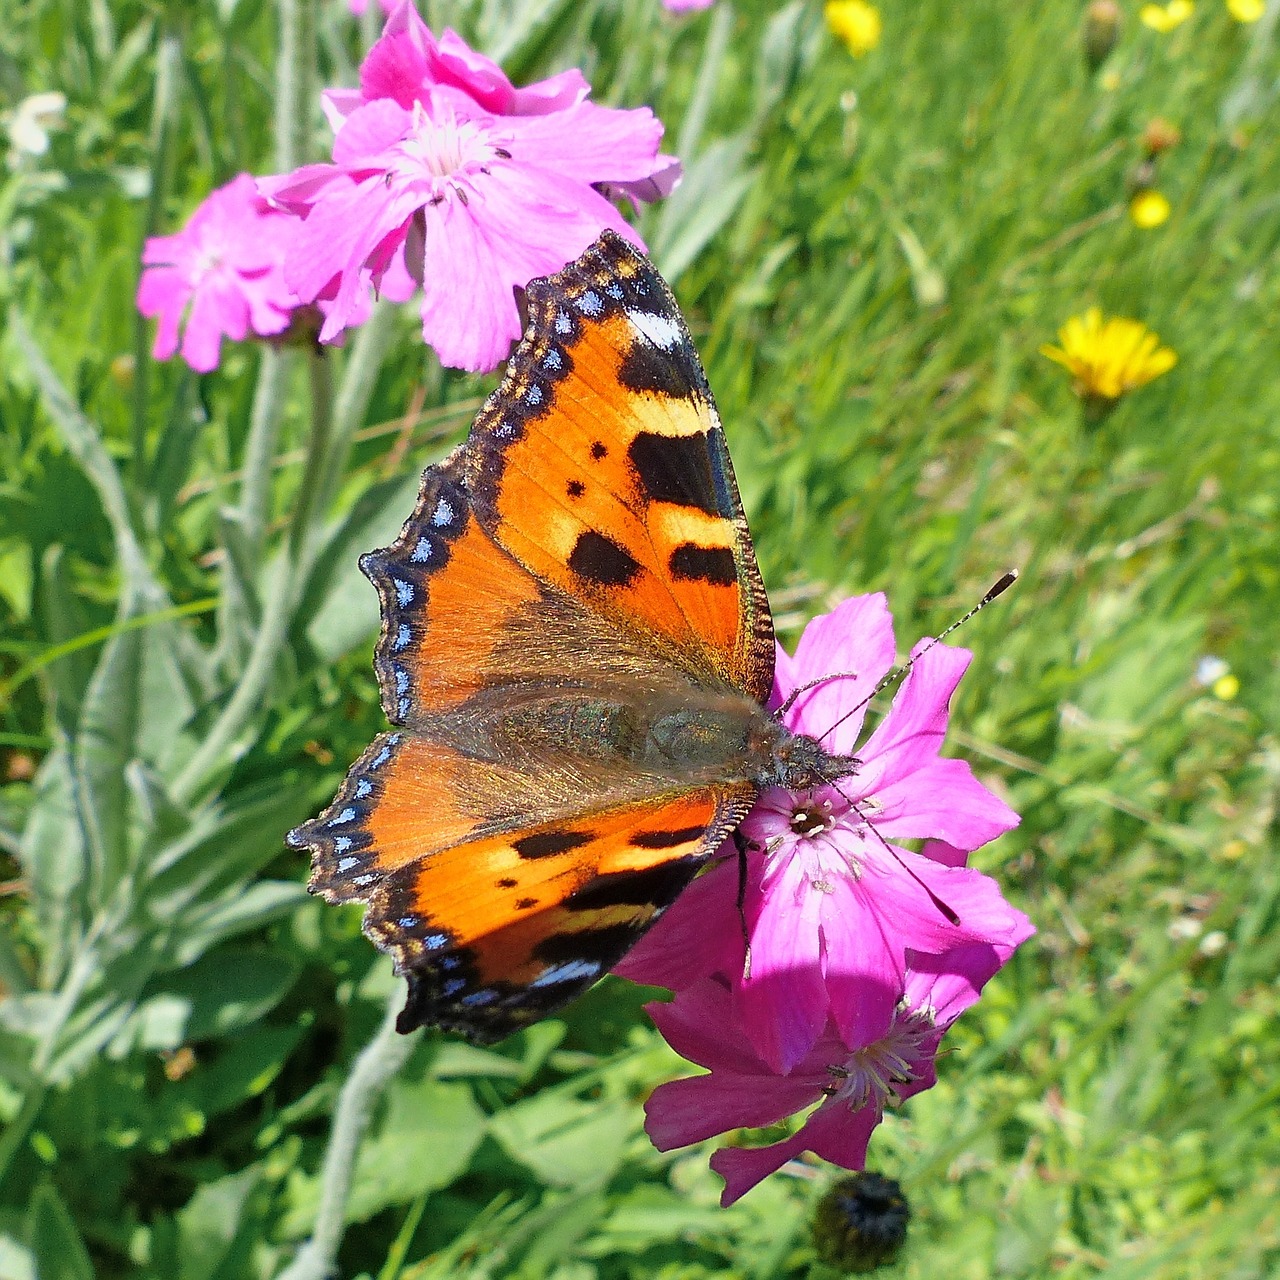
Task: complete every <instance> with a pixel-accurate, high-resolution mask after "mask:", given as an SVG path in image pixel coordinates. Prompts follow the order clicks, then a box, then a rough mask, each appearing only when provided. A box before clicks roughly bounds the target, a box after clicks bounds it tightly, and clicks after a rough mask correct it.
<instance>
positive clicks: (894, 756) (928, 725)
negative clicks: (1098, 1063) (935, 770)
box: [858, 641, 973, 795]
mask: <svg viewBox="0 0 1280 1280" xmlns="http://www.w3.org/2000/svg"><path fill="white" fill-rule="evenodd" d="M927 643H928V641H921V643H920V644H918V645H916V647H915V649H913V650H912V652H913V653H918V652H920V649H921V646H922V645H924V644H927ZM972 657H973V655H972V654H971V653H970V652H969V651H968V649H957V648H952V647H951V646H950V645H942V644H939V645H934V646H933V648H931V649H930V650H929V651H928V652H927V653H925V654H923V655H922V656H921V657H920V658H919V659H918V660H917V661H916V664H915V666H914V667H913V668H912V669H911V672H910V674H909V675H908V676H907V678H906V680H904V681H903V684H902V687H901V688H900V689H899V690H898V696H897V697H896V698H894V700H893V706H892V707H891V708H890V709H889V714H888V715H887V716H885V718H884V719H883V720H882V721H881V722H880V724H878V725H877V726H876V730H875V732H874V733H873V734H872V735H871V737H870V738H869V739H868V740H867V743H866V745H865V746H864V747H863V748H862V749H861V750H860V751H859V752H858V755H859V756H860V757H861V759H862V761H863V767H862V769H861V770H860V772H859V774H858V779H859V789H860V790H861V791H862V793H863V794H864V795H869V794H870V793H872V792H876V791H879V790H880V788H882V787H885V786H888V785H889V784H891V783H894V782H897V781H899V780H900V779H902V778H905V777H907V776H908V775H910V774H912V773H914V772H915V771H916V770H917V769H920V768H922V767H923V766H924V765H926V764H928V763H930V762H931V761H932V760H934V759H935V758H936V757H937V754H938V750H939V748H940V747H941V746H942V739H943V737H944V736H945V734H946V732H947V717H948V715H949V714H950V706H949V703H950V700H951V695H952V693H954V692H955V687H956V685H958V684H959V683H960V677H961V676H963V675H964V673H965V669H966V668H967V667H968V665H969V662H970V660H971V659H972Z"/></svg>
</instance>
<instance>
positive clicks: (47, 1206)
mask: <svg viewBox="0 0 1280 1280" xmlns="http://www.w3.org/2000/svg"><path fill="white" fill-rule="evenodd" d="M27 1246H28V1247H29V1248H30V1250H31V1253H32V1255H33V1257H34V1258H35V1263H36V1276H37V1277H38V1280H93V1264H92V1263H91V1262H90V1261H89V1253H88V1250H86V1249H85V1247H84V1241H83V1240H82V1239H81V1238H80V1232H79V1231H78V1230H77V1229H76V1224H75V1220H74V1219H73V1218H72V1216H71V1214H70V1213H69V1212H68V1211H67V1207H66V1205H64V1204H63V1203H62V1199H61V1197H59V1195H58V1193H57V1192H56V1191H55V1190H54V1189H53V1186H52V1184H50V1183H48V1182H42V1183H41V1184H40V1185H39V1186H38V1187H37V1188H36V1189H35V1192H34V1194H33V1195H32V1197H31V1207H30V1209H29V1210H28V1212H27Z"/></svg>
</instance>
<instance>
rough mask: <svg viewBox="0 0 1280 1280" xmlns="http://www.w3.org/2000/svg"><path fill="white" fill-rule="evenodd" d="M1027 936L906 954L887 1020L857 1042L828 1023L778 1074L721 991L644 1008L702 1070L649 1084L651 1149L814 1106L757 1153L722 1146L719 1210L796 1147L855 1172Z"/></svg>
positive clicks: (710, 981) (718, 981) (930, 1079)
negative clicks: (887, 1116) (890, 1113)
mask: <svg viewBox="0 0 1280 1280" xmlns="http://www.w3.org/2000/svg"><path fill="white" fill-rule="evenodd" d="M1031 932H1032V930H1031V927H1030V925H1029V923H1028V922H1027V921H1026V919H1025V917H1024V918H1023V920H1022V924H1021V926H1020V928H1019V929H1017V930H1015V931H1014V933H1013V934H1012V935H1011V937H1010V939H1009V940H1008V941H1007V942H1004V943H1000V944H990V943H967V944H965V945H964V946H961V947H957V948H956V949H955V950H953V951H950V952H948V953H946V954H945V955H943V956H929V955H921V954H918V953H916V952H914V951H909V952H908V953H907V954H908V964H907V968H906V972H905V975H904V981H903V985H902V987H901V989H900V990H899V992H898V994H897V998H896V999H895V1000H894V1002H893V1004H892V1006H891V1007H890V1008H889V1010H888V1012H887V1013H885V1014H883V1016H882V1018H881V1020H880V1022H879V1023H878V1025H876V1026H875V1027H874V1028H872V1027H868V1028H866V1029H865V1034H864V1035H863V1037H862V1038H860V1039H854V1040H851V1039H849V1038H848V1037H847V1036H846V1035H845V1034H844V1033H843V1032H841V1031H840V1030H839V1028H838V1027H837V1026H836V1025H835V1023H834V1022H828V1023H827V1024H826V1026H825V1027H824V1028H823V1029H822V1033H821V1034H820V1035H819V1037H818V1038H817V1039H816V1040H815V1041H814V1043H813V1045H812V1046H811V1047H810V1049H809V1051H808V1052H807V1053H806V1054H805V1055H804V1057H803V1058H802V1059H801V1060H800V1061H799V1062H797V1063H796V1064H795V1065H794V1067H793V1068H792V1069H791V1070H790V1071H788V1072H779V1071H776V1070H775V1069H774V1068H773V1067H771V1066H770V1065H769V1064H768V1063H767V1062H765V1061H763V1060H762V1059H761V1058H760V1057H759V1056H758V1054H757V1053H756V1052H755V1049H754V1047H753V1045H752V1043H751V1041H750V1040H749V1039H748V1037H747V1036H746V1035H745V1034H744V1033H743V1031H742V1029H741V1027H740V1025H739V1024H738V1023H737V1022H736V1021H735V1019H734V998H733V993H732V991H731V990H730V987H729V984H728V983H727V982H726V981H725V980H724V979H723V978H719V977H711V978H704V979H703V980H702V981H701V982H699V983H697V984H695V985H694V986H691V987H689V988H687V989H686V990H684V991H682V992H680V994H679V995H677V996H676V998H675V1000H674V1001H673V1002H672V1003H670V1004H656V1003H655V1004H651V1005H648V1006H647V1008H648V1011H649V1014H650V1016H651V1017H652V1018H653V1020H654V1022H655V1023H656V1024H657V1026H658V1029H659V1031H661V1032H662V1034H663V1036H664V1037H665V1038H666V1039H667V1041H668V1042H669V1043H670V1045H671V1046H672V1048H674V1049H675V1050H676V1052H677V1053H679V1054H681V1055H682V1056H683V1057H685V1058H688V1059H689V1061H691V1062H694V1063H697V1064H698V1065H699V1066H702V1067H706V1068H707V1069H708V1072H709V1074H707V1075H701V1076H692V1077H690V1078H688V1079H684V1080H674V1081H672V1082H671V1083H669V1084H663V1085H659V1086H658V1088H657V1089H655V1090H654V1092H653V1094H652V1095H651V1096H650V1098H649V1101H648V1103H647V1104H646V1105H645V1114H646V1121H645V1128H646V1129H647V1130H648V1133H649V1136H650V1138H651V1139H652V1141H653V1144H654V1146H656V1147H657V1148H658V1150H659V1151H670V1150H671V1149H673V1148H675V1147H682V1146H687V1145H688V1144H690V1143H693V1142H701V1141H703V1140H704V1139H707V1138H711V1137H714V1136H715V1135H716V1134H719V1133H727V1132H730V1131H732V1130H735V1129H743V1128H749V1129H753V1128H761V1127H763V1126H766V1125H772V1124H776V1123H778V1122H779V1121H782V1120H785V1119H786V1118H787V1117H788V1116H791V1115H795V1114H796V1113H798V1112H800V1111H803V1110H805V1109H806V1108H808V1107H811V1106H813V1104H814V1103H817V1104H818V1106H817V1107H816V1109H815V1110H813V1111H812V1112H810V1114H809V1115H808V1116H807V1117H806V1119H805V1121H804V1123H803V1124H802V1125H801V1126H800V1128H799V1129H798V1130H797V1131H796V1132H795V1133H794V1134H793V1135H792V1136H791V1137H789V1138H787V1139H785V1140H784V1141H782V1142H775V1143H773V1144H771V1145H769V1146H763V1147H725V1148H722V1149H721V1150H720V1151H717V1152H716V1153H715V1155H713V1156H712V1157H711V1167H712V1168H713V1169H714V1170H715V1171H716V1172H717V1173H719V1174H720V1175H721V1176H722V1177H723V1178H724V1180H725V1188H724V1193H723V1195H722V1196H721V1200H720V1203H721V1204H722V1205H726V1206H727V1205H730V1204H732V1203H733V1202H734V1201H735V1200H737V1199H738V1198H739V1197H740V1196H742V1195H744V1194H745V1193H746V1192H747V1191H750V1190H751V1188H752V1187H754V1186H755V1185H756V1183H758V1182H760V1181H761V1180H762V1179H764V1178H766V1177H768V1175H769V1174H771V1173H773V1172H775V1171H776V1170H777V1169H780V1168H781V1167H782V1166H783V1165H784V1164H786V1162H787V1161H788V1160H792V1159H794V1158H795V1157H796V1156H798V1155H800V1153H801V1152H803V1151H812V1152H813V1153H814V1154H815V1155H818V1156H821V1157H822V1158H823V1159H824V1160H829V1161H831V1163H833V1164H838V1165H841V1166H842V1167H844V1168H846V1169H860V1168H862V1166H863V1164H864V1163H865V1160H866V1153H867V1143H868V1141H869V1140H870V1137H871V1133H872V1130H874V1128H875V1127H876V1125H877V1124H879V1122H880V1120H881V1118H882V1117H883V1115H884V1109H885V1107H886V1106H889V1105H895V1104H897V1103H899V1102H901V1101H903V1100H905V1099H906V1098H909V1097H911V1096H912V1095H913V1094H916V1093H919V1092H921V1091H922V1090H924V1089H928V1088H930V1087H931V1086H932V1085H933V1084H934V1083H936V1076H935V1074H934V1063H935V1058H936V1055H937V1052H938V1045H939V1043H940V1042H941V1040H942V1037H943V1035H944V1034H945V1032H946V1030H947V1028H948V1027H950V1025H951V1024H952V1023H953V1022H954V1021H955V1019H956V1018H957V1017H958V1016H959V1015H960V1014H961V1013H962V1012H963V1011H964V1010H965V1009H967V1008H968V1007H969V1006H970V1005H971V1004H973V1002H974V1001H975V1000H977V998H978V994H979V992H980V991H981V990H982V988H983V986H984V985H985V984H986V982H987V980H988V979H990V978H991V977H992V976H993V975H994V974H995V973H996V972H997V971H998V970H999V969H1000V967H1001V966H1002V965H1003V964H1004V962H1005V961H1006V960H1007V959H1008V958H1009V956H1010V955H1011V954H1012V953H1013V950H1014V948H1015V947H1017V945H1018V944H1019V943H1020V942H1022V941H1023V940H1024V939H1025V938H1026V937H1027V936H1029V934H1030V933H1031Z"/></svg>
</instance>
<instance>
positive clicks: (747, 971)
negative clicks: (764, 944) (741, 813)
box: [733, 827, 760, 982]
mask: <svg viewBox="0 0 1280 1280" xmlns="http://www.w3.org/2000/svg"><path fill="white" fill-rule="evenodd" d="M733 847H734V848H735V849H737V851H738V900H737V907H738V923H739V924H740V925H741V926H742V980H743V981H744V982H745V981H746V980H747V979H748V978H750V977H751V937H750V935H749V934H748V932H747V909H746V906H747V854H748V852H752V851H754V852H757V853H758V852H759V851H760V846H759V845H758V844H756V842H755V841H754V840H748V839H747V837H746V836H744V835H743V834H742V828H741V827H734V829H733Z"/></svg>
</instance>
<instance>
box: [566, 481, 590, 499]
mask: <svg viewBox="0 0 1280 1280" xmlns="http://www.w3.org/2000/svg"><path fill="white" fill-rule="evenodd" d="M564 491H565V493H567V494H568V495H569V497H571V498H580V497H582V495H583V494H584V493H586V491H587V486H586V485H585V484H583V483H582V481H581V480H570V481H569V483H568V484H566V485H565V487H564Z"/></svg>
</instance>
